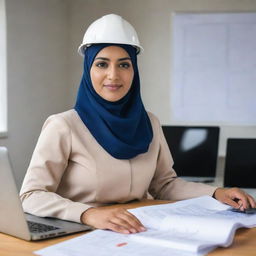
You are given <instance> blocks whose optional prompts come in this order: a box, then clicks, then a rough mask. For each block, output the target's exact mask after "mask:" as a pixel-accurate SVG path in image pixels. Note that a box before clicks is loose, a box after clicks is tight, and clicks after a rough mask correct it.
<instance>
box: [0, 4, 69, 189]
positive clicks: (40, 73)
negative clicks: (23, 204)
mask: <svg viewBox="0 0 256 256" xmlns="http://www.w3.org/2000/svg"><path fill="white" fill-rule="evenodd" d="M6 13H7V60H8V61H7V62H8V63H7V82H8V137H6V138H1V139H0V145H2V146H7V147H8V149H9V151H10V157H11V160H12V163H13V169H14V171H15V177H16V181H17V184H18V187H19V186H20V184H21V182H22V180H23V176H24V174H25V171H26V169H27V166H28V163H29V161H30V157H31V154H32V151H33V149H34V147H35V144H36V141H37V138H38V135H39V133H40V130H41V127H42V125H43V122H44V120H45V119H46V117H47V116H48V115H50V114H52V113H56V112H60V111H63V110H65V109H67V108H68V98H69V95H68V89H67V86H68V84H67V76H68V75H67V54H66V52H67V42H68V33H67V31H68V28H67V5H66V1H62V0H44V1H41V0H8V1H6Z"/></svg>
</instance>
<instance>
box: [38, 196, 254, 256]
mask: <svg viewBox="0 0 256 256" xmlns="http://www.w3.org/2000/svg"><path fill="white" fill-rule="evenodd" d="M129 211H130V212H131V213H132V214H134V215H136V216H137V217H138V218H139V219H140V220H141V222H142V223H143V224H144V225H145V226H146V227H147V231H146V232H141V233H137V234H129V235H124V234H119V233H115V232H112V231H105V230H96V231H93V232H90V233H89V234H85V235H82V236H80V237H77V238H75V239H71V240H69V241H66V242H63V243H60V244H57V245H53V246H50V247H48V248H45V249H42V250H39V251H36V252H35V253H36V254H38V255H41V256H53V255H54V256H60V255H61V256H80V255H94V256H105V255H118V256H126V255H127V256H128V255H136V256H137V255H141V256H144V255H145V256H146V255H147V256H151V255H152V256H153V255H154V256H155V255H157V256H166V255H172V256H181V255H182V256H195V255H204V254H206V253H208V252H209V251H211V250H213V249H214V248H216V247H217V246H224V247H227V246H229V245H230V244H231V243H232V241H233V237H234V234H235V231H236V229H237V228H239V227H256V214H248V215H247V214H244V213H236V212H232V211H230V206H227V205H224V204H222V203H220V202H218V201H217V200H215V199H213V198H212V197H209V196H204V197H199V198H195V199H189V200H184V201H180V202H177V203H172V204H163V205H155V206H146V207H140V208H136V209H130V210H129Z"/></svg>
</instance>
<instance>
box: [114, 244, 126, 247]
mask: <svg viewBox="0 0 256 256" xmlns="http://www.w3.org/2000/svg"><path fill="white" fill-rule="evenodd" d="M127 244H128V243H120V244H117V245H116V246H117V247H122V246H125V245H127Z"/></svg>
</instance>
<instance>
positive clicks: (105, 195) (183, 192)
mask: <svg viewBox="0 0 256 256" xmlns="http://www.w3.org/2000/svg"><path fill="white" fill-rule="evenodd" d="M148 114H149V118H150V120H151V124H152V128H153V134H154V136H153V140H152V142H151V144H150V147H149V150H148V152H146V153H144V154H140V155H138V156H136V157H134V158H132V159H129V160H120V159H116V158H113V157H112V156H111V155H109V154H108V153H107V152H106V151H105V150H104V149H103V148H102V147H101V146H100V145H99V144H98V143H97V141H96V140H95V139H94V137H93V136H92V134H91V133H90V131H89V130H88V129H87V128H86V126H85V125H84V123H83V122H82V121H81V119H80V117H79V116H78V114H77V112H76V111H75V110H69V111H66V112H63V113H60V114H56V115H52V116H50V117H49V118H48V119H47V120H46V122H45V124H44V125H43V128H42V132H41V134H40V136H39V139H38V142H37V145H36V148H35V150H34V153H33V156H32V159H31V162H30V165H29V167H28V170H27V173H26V176H25V178H24V181H23V185H22V188H21V191H20V196H21V200H22V204H23V208H24V211H25V212H28V213H31V214H35V215H38V216H44V217H46V216H50V217H57V218H60V219H65V220H70V221H75V222H80V216H81V214H82V213H83V212H84V211H85V210H87V209H88V208H90V207H93V206H102V205H105V204H112V203H124V202H127V201H130V200H134V199H142V198H147V197H148V196H149V194H150V195H151V196H153V198H155V199H167V200H181V199H187V198H192V197H196V196H201V195H212V194H213V193H214V191H215V189H216V188H215V187H211V186H209V185H206V184H198V183H193V182H186V181H184V180H182V179H180V178H177V176H176V173H175V171H174V170H173V169H172V166H173V160H172V157H171V154H170V151H169V148H168V145H167V143H166V141H165V138H164V135H163V132H162V129H161V126H160V123H159V121H158V119H157V118H156V117H155V116H154V115H153V114H151V113H148ZM123 132H129V131H123Z"/></svg>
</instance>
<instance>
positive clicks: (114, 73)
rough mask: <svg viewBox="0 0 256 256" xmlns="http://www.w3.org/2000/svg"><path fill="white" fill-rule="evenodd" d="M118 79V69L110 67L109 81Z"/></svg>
mask: <svg viewBox="0 0 256 256" xmlns="http://www.w3.org/2000/svg"><path fill="white" fill-rule="evenodd" d="M117 78H118V69H117V67H115V66H110V67H109V69H108V79H110V80H116V79H117Z"/></svg>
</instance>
